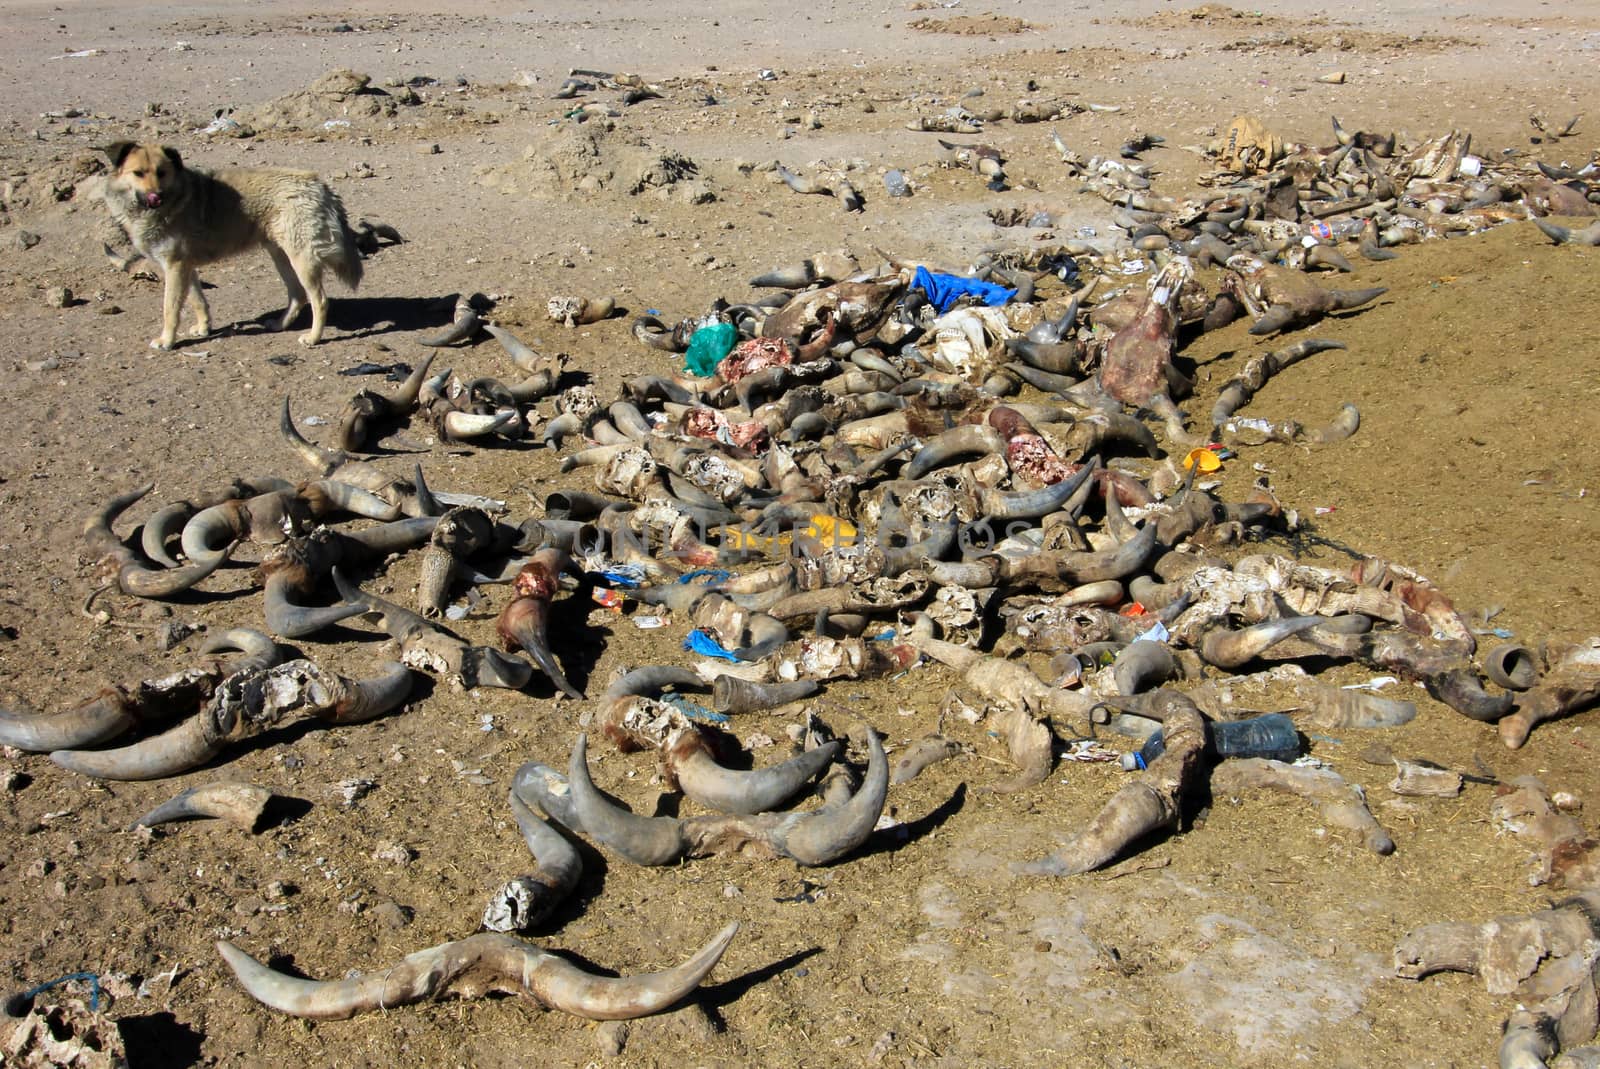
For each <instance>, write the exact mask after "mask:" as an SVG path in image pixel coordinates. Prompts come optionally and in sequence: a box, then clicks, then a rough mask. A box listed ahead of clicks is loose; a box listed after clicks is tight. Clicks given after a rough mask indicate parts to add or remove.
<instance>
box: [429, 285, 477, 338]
mask: <svg viewBox="0 0 1600 1069" xmlns="http://www.w3.org/2000/svg"><path fill="white" fill-rule="evenodd" d="M482 327H483V319H482V318H481V317H480V316H479V315H478V310H477V309H476V308H474V307H472V300H471V299H470V298H469V297H466V296H462V297H459V298H457V300H456V309H455V319H454V320H453V321H452V322H451V324H450V325H449V326H448V327H446V328H445V329H444V330H442V331H440V332H439V333H438V334H434V335H432V336H431V337H427V338H418V339H417V344H418V345H426V346H429V347H431V348H435V349H437V348H442V347H443V346H446V345H454V344H455V343H456V342H459V341H466V340H467V339H468V338H470V337H472V336H473V335H475V334H477V333H478V331H479V329H481V328H482Z"/></svg>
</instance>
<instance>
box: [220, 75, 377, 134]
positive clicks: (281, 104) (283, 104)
mask: <svg viewBox="0 0 1600 1069" xmlns="http://www.w3.org/2000/svg"><path fill="white" fill-rule="evenodd" d="M371 82H372V77H371V76H370V75H366V74H358V73H356V72H355V71H352V70H345V69H343V68H341V69H338V70H331V71H329V72H328V73H327V74H324V75H323V76H322V77H320V78H318V79H317V80H316V81H314V82H312V83H311V84H310V85H308V86H306V87H305V88H304V89H296V90H295V91H294V92H292V93H286V94H284V95H283V96H281V97H278V98H277V99H276V100H272V101H268V102H267V103H265V104H262V105H259V106H257V107H254V108H245V109H242V110H240V111H237V112H235V113H234V114H232V115H231V116H228V117H227V118H228V119H231V120H232V122H231V123H229V122H227V121H226V120H222V121H219V123H218V124H216V125H218V126H219V129H218V130H209V129H208V132H212V133H226V134H228V135H229V136H235V137H248V136H250V134H251V133H252V132H280V133H293V132H297V131H301V130H310V129H315V128H317V127H321V128H324V129H337V128H339V127H347V126H351V125H353V124H355V123H365V122H369V121H371V120H373V119H392V118H394V116H395V113H396V112H397V111H399V103H398V100H397V98H396V97H395V96H394V95H393V94H391V93H389V92H387V91H385V90H383V89H378V88H375V87H374V86H373V85H372V84H371Z"/></svg>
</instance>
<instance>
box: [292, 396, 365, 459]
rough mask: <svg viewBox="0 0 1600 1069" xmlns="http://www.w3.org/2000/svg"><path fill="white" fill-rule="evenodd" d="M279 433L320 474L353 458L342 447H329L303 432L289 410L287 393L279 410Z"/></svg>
mask: <svg viewBox="0 0 1600 1069" xmlns="http://www.w3.org/2000/svg"><path fill="white" fill-rule="evenodd" d="M278 433H279V434H280V435H282V436H283V440H284V441H286V442H288V443H289V445H290V446H291V447H293V449H294V451H295V452H296V453H298V454H300V458H301V459H302V460H304V461H305V462H306V463H307V464H309V465H310V466H311V469H312V470H313V471H315V472H317V473H318V474H319V475H326V474H327V473H328V472H330V471H332V470H333V469H334V468H337V467H338V466H339V465H341V464H344V463H346V462H348V461H349V460H350V459H351V457H350V454H349V453H346V452H344V451H343V450H342V449H327V448H325V447H323V446H320V445H318V444H316V443H315V442H313V441H311V440H310V439H308V438H307V437H306V436H305V435H303V434H301V433H300V431H299V429H298V428H297V427H295V425H294V416H293V415H292V414H291V413H290V411H289V398H288V396H287V395H285V396H284V398H283V406H282V407H281V408H280V409H279V410H278Z"/></svg>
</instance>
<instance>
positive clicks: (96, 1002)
mask: <svg viewBox="0 0 1600 1069" xmlns="http://www.w3.org/2000/svg"><path fill="white" fill-rule="evenodd" d="M71 980H87V981H89V1012H90V1013H99V1012H100V977H98V976H96V975H95V974H94V973H92V972H75V973H69V974H67V975H66V976H62V977H59V978H57V979H55V980H47V981H46V982H44V983H42V984H40V985H39V986H38V987H35V988H30V989H29V990H27V991H24V992H23V993H22V994H21V995H20V996H18V997H19V998H21V999H22V1000H23V1001H24V1002H27V1001H30V1000H31V999H33V997H34V996H35V995H41V994H43V993H44V992H46V991H48V990H50V989H51V988H52V987H60V986H61V985H62V984H64V983H67V982H69V981H71Z"/></svg>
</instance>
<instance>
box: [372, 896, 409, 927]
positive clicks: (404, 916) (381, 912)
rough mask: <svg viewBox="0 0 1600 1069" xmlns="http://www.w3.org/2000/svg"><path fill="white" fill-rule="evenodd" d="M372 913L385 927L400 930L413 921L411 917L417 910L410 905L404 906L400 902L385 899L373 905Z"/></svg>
mask: <svg viewBox="0 0 1600 1069" xmlns="http://www.w3.org/2000/svg"><path fill="white" fill-rule="evenodd" d="M372 915H373V916H374V917H376V918H377V920H378V923H379V924H381V925H383V926H384V927H385V928H389V929H391V930H398V929H400V928H404V927H405V926H406V925H408V924H410V923H411V918H412V917H413V916H414V915H415V912H414V911H413V910H412V909H411V907H410V906H402V905H400V903H398V902H391V901H387V900H385V901H383V902H379V903H378V904H377V905H376V906H373V907H372Z"/></svg>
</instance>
